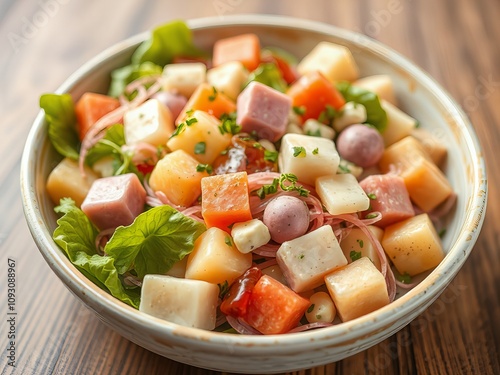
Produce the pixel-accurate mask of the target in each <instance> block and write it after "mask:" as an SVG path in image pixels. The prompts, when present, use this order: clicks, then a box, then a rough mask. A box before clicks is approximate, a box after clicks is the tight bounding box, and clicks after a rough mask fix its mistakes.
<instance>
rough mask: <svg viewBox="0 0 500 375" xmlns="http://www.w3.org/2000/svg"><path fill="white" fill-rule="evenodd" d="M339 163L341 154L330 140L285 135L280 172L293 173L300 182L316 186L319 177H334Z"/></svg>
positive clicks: (282, 143) (282, 141)
mask: <svg viewBox="0 0 500 375" xmlns="http://www.w3.org/2000/svg"><path fill="white" fill-rule="evenodd" d="M302 150H303V152H302ZM294 155H295V156H294ZM339 162H340V157H339V154H338V152H337V150H336V148H335V144H334V143H333V141H332V140H330V139H326V138H319V137H312V136H309V135H302V134H285V135H284V136H283V138H282V140H281V148H280V156H279V168H280V171H281V173H293V174H294V175H296V176H297V177H298V179H299V181H300V182H303V183H306V184H309V185H314V183H315V181H316V179H317V178H318V177H321V176H327V175H334V174H335V173H336V172H337V168H338V166H339Z"/></svg>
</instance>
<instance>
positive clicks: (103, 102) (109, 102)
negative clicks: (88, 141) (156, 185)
mask: <svg viewBox="0 0 500 375" xmlns="http://www.w3.org/2000/svg"><path fill="white" fill-rule="evenodd" d="M119 106H120V102H119V101H118V100H117V99H115V98H112V97H110V96H107V95H102V94H96V93H93V92H86V93H85V94H83V95H82V97H81V98H80V99H79V100H78V102H76V105H75V113H76V119H77V121H78V135H79V137H80V140H83V138H84V137H85V134H87V131H88V130H89V129H90V128H91V127H92V125H94V124H95V123H96V122H97V120H99V119H100V118H101V117H103V116H104V115H106V114H108V113H109V112H111V111H113V110H114V109H116V108H118V107H119Z"/></svg>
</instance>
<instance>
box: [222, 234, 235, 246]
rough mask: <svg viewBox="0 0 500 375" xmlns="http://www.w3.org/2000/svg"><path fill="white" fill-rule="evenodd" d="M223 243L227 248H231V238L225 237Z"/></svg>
mask: <svg viewBox="0 0 500 375" xmlns="http://www.w3.org/2000/svg"><path fill="white" fill-rule="evenodd" d="M224 242H225V243H226V245H227V246H230V247H232V246H233V242H232V241H231V238H230V237H228V236H226V238H225V239H224Z"/></svg>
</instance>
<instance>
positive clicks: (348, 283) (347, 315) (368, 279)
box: [325, 258, 389, 322]
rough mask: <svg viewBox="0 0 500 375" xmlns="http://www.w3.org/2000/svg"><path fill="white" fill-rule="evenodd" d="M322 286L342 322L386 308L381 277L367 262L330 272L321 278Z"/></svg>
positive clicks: (354, 263) (385, 286)
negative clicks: (322, 280) (324, 285)
mask: <svg viewBox="0 0 500 375" xmlns="http://www.w3.org/2000/svg"><path fill="white" fill-rule="evenodd" d="M325 284H326V287H327V289H328V292H329V293H330V296H331V297H332V299H333V302H335V306H336V307H337V313H338V314H339V316H340V319H341V320H342V321H343V322H346V321H348V320H352V319H355V318H358V317H360V316H363V315H366V314H368V313H371V312H372V311H375V310H377V309H379V308H381V307H383V306H385V305H388V304H389V295H388V293H387V285H386V283H385V279H384V276H383V275H382V274H381V273H380V272H379V270H377V268H376V267H375V266H374V265H373V263H372V262H371V260H370V259H368V258H361V259H358V260H356V261H355V262H352V263H350V264H348V265H347V266H345V267H343V268H341V269H339V270H335V271H333V272H332V273H330V274H329V275H327V276H326V277H325Z"/></svg>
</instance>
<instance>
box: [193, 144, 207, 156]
mask: <svg viewBox="0 0 500 375" xmlns="http://www.w3.org/2000/svg"><path fill="white" fill-rule="evenodd" d="M206 148H207V144H206V143H205V142H198V143H197V144H195V145H194V153H195V154H196V155H200V154H205V150H206Z"/></svg>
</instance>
